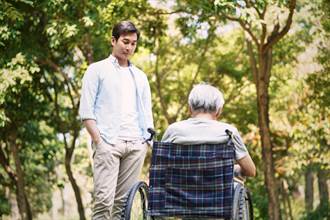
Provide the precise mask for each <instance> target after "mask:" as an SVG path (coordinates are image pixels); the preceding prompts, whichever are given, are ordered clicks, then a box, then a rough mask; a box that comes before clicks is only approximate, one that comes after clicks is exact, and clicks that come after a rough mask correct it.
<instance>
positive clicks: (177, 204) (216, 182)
mask: <svg viewBox="0 0 330 220" xmlns="http://www.w3.org/2000/svg"><path fill="white" fill-rule="evenodd" d="M234 156H235V152H234V147H233V145H232V142H231V141H229V142H228V143H225V144H201V145H177V144H173V143H163V142H154V145H153V152H152V162H151V167H150V183H149V186H150V188H149V206H148V209H149V210H148V211H149V215H151V216H178V217H198V218H200V217H211V218H212V217H213V218H230V217H231V213H232V200H233V166H234Z"/></svg>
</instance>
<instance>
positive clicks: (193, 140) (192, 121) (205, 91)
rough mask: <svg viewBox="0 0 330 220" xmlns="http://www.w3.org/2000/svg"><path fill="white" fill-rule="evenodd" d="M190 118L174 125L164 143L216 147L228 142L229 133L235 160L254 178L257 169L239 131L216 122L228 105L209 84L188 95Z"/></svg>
mask: <svg viewBox="0 0 330 220" xmlns="http://www.w3.org/2000/svg"><path fill="white" fill-rule="evenodd" d="M188 102H189V111H190V114H191V118H189V119H187V120H183V121H179V122H176V123H173V124H171V125H170V126H169V127H168V128H167V130H166V131H165V133H164V136H163V139H162V142H173V143H176V144H201V143H208V144H215V143H223V142H225V141H227V140H228V135H227V133H226V132H225V131H226V130H227V129H228V130H230V131H231V132H232V133H233V142H234V145H235V159H236V161H237V163H238V164H239V166H240V169H241V170H240V171H241V173H242V174H243V175H244V176H255V175H256V167H255V165H254V163H253V161H252V159H251V157H250V155H249V153H248V151H247V149H246V146H245V145H244V143H243V140H242V138H241V136H240V135H239V133H238V130H237V129H236V128H235V127H234V126H232V125H229V124H227V123H224V122H221V121H217V118H218V117H219V116H220V114H221V111H222V108H223V105H224V103H225V101H224V98H223V95H222V93H221V92H220V91H219V90H218V89H217V88H215V87H213V86H211V85H208V84H198V85H196V86H194V88H193V89H192V90H191V92H190V94H189V100H188Z"/></svg>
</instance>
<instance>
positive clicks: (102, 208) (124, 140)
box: [79, 21, 153, 220]
mask: <svg viewBox="0 0 330 220" xmlns="http://www.w3.org/2000/svg"><path fill="white" fill-rule="evenodd" d="M138 39H139V31H138V30H137V29H136V27H135V26H134V24H133V23H132V22H130V21H122V22H120V23H118V24H116V25H115V26H114V28H113V30H112V40H111V44H112V54H111V55H110V56H109V57H108V58H106V59H104V60H101V61H99V62H96V63H93V64H91V65H90V66H89V67H88V69H87V71H86V73H85V75H84V77H83V83H82V93H81V99H80V109H79V114H80V117H81V119H82V120H83V124H84V125H85V127H86V129H87V131H88V133H89V134H90V136H91V138H92V147H93V150H94V155H93V158H94V160H93V163H94V199H95V204H94V210H93V219H94V220H96V219H120V215H121V212H122V209H123V203H124V200H125V194H126V193H127V192H128V191H129V189H130V188H131V187H132V185H133V184H134V183H135V182H136V181H137V180H138V176H139V174H140V171H141V168H142V165H143V162H144V158H145V154H146V151H147V145H146V143H145V141H144V139H146V138H147V137H148V132H147V128H153V119H152V111H151V95H150V87H149V83H148V80H147V77H146V75H145V74H144V73H143V72H142V71H141V70H140V69H138V68H137V67H136V66H134V65H133V64H132V63H131V62H130V61H129V57H130V56H131V55H132V54H133V53H134V51H135V48H136V45H137V41H138Z"/></svg>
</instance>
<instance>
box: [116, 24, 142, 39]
mask: <svg viewBox="0 0 330 220" xmlns="http://www.w3.org/2000/svg"><path fill="white" fill-rule="evenodd" d="M128 33H136V35H137V39H139V38H140V32H139V30H138V29H137V28H136V27H135V25H134V24H133V23H132V22H131V21H121V22H119V23H117V24H116V25H115V26H114V27H113V29H112V37H114V38H115V39H116V40H118V39H119V37H120V36H121V35H123V34H128Z"/></svg>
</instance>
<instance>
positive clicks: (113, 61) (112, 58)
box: [109, 54, 132, 67]
mask: <svg viewBox="0 0 330 220" xmlns="http://www.w3.org/2000/svg"><path fill="white" fill-rule="evenodd" d="M109 60H110V62H111V63H113V64H114V65H115V66H117V67H120V65H119V62H118V59H117V58H116V57H114V56H112V54H110V56H109ZM128 67H132V63H131V61H129V60H128Z"/></svg>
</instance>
